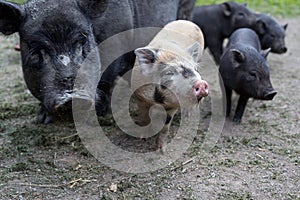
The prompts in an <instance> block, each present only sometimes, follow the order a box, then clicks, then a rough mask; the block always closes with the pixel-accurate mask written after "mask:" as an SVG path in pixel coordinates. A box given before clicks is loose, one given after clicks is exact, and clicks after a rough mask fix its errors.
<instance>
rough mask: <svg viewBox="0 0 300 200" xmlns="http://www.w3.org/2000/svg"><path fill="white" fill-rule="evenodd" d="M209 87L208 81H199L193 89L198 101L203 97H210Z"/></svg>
mask: <svg viewBox="0 0 300 200" xmlns="http://www.w3.org/2000/svg"><path fill="white" fill-rule="evenodd" d="M208 91H209V86H208V83H207V82H206V81H203V80H201V81H197V82H196V83H195V84H194V87H193V93H194V95H195V97H197V99H198V100H199V99H201V98H202V97H206V96H207V95H208Z"/></svg>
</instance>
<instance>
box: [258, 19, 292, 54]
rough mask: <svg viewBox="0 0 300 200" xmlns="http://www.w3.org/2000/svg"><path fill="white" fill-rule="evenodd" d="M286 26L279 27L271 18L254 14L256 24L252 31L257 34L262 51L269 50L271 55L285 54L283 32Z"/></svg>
mask: <svg viewBox="0 0 300 200" xmlns="http://www.w3.org/2000/svg"><path fill="white" fill-rule="evenodd" d="M287 26H288V25H287V24H285V25H282V26H281V25H279V24H278V23H277V22H276V21H275V20H274V19H273V18H272V17H271V16H269V15H267V14H256V24H255V26H254V30H255V32H256V33H257V35H258V37H259V40H260V43H261V47H262V49H268V48H271V52H272V53H279V54H282V53H285V52H287V47H286V46H285V41H284V38H285V31H286V28H287Z"/></svg>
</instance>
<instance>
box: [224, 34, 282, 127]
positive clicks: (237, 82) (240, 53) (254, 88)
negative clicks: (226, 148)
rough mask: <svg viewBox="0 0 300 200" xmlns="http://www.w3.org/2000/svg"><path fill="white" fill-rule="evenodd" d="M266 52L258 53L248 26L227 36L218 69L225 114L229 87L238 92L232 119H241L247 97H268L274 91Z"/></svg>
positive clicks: (229, 105) (272, 96)
mask: <svg viewBox="0 0 300 200" xmlns="http://www.w3.org/2000/svg"><path fill="white" fill-rule="evenodd" d="M268 52H269V50H267V51H263V52H261V46H260V42H259V38H258V36H257V34H256V33H255V32H254V31H253V30H251V29H247V28H242V29H238V30H236V31H235V32H234V33H233V34H232V35H231V37H230V38H229V42H228V45H227V47H226V49H225V51H224V54H223V55H222V57H221V60H220V68H219V71H220V74H221V77H222V79H223V82H224V86H225V92H226V100H227V110H226V115H227V116H229V115H230V110H231V95H232V90H234V91H236V92H237V93H238V94H239V95H240V97H239V101H238V105H237V108H236V111H235V115H234V118H233V121H235V122H237V123H240V122H241V119H242V116H243V113H244V110H245V107H246V104H247V101H248V99H249V98H255V99H260V100H272V99H273V98H274V96H275V95H276V94H277V92H276V91H275V90H274V89H273V87H272V84H271V81H270V75H269V74H270V73H269V65H268V63H267V61H266V57H267V55H268Z"/></svg>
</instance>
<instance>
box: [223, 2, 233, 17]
mask: <svg viewBox="0 0 300 200" xmlns="http://www.w3.org/2000/svg"><path fill="white" fill-rule="evenodd" d="M221 8H222V11H223V14H224V15H225V16H226V17H229V16H230V15H231V12H232V10H231V6H230V4H229V3H228V2H225V3H222V4H221Z"/></svg>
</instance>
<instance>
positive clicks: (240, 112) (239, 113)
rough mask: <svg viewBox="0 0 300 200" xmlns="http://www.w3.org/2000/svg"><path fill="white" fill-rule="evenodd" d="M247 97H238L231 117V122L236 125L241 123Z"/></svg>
mask: <svg viewBox="0 0 300 200" xmlns="http://www.w3.org/2000/svg"><path fill="white" fill-rule="evenodd" d="M248 99H249V98H248V97H244V96H240V98H239V101H238V105H237V107H236V110H235V114H234V117H233V121H234V122H236V123H237V124H239V123H241V121H242V117H243V114H244V111H245V108H246V105H247V102H248Z"/></svg>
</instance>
